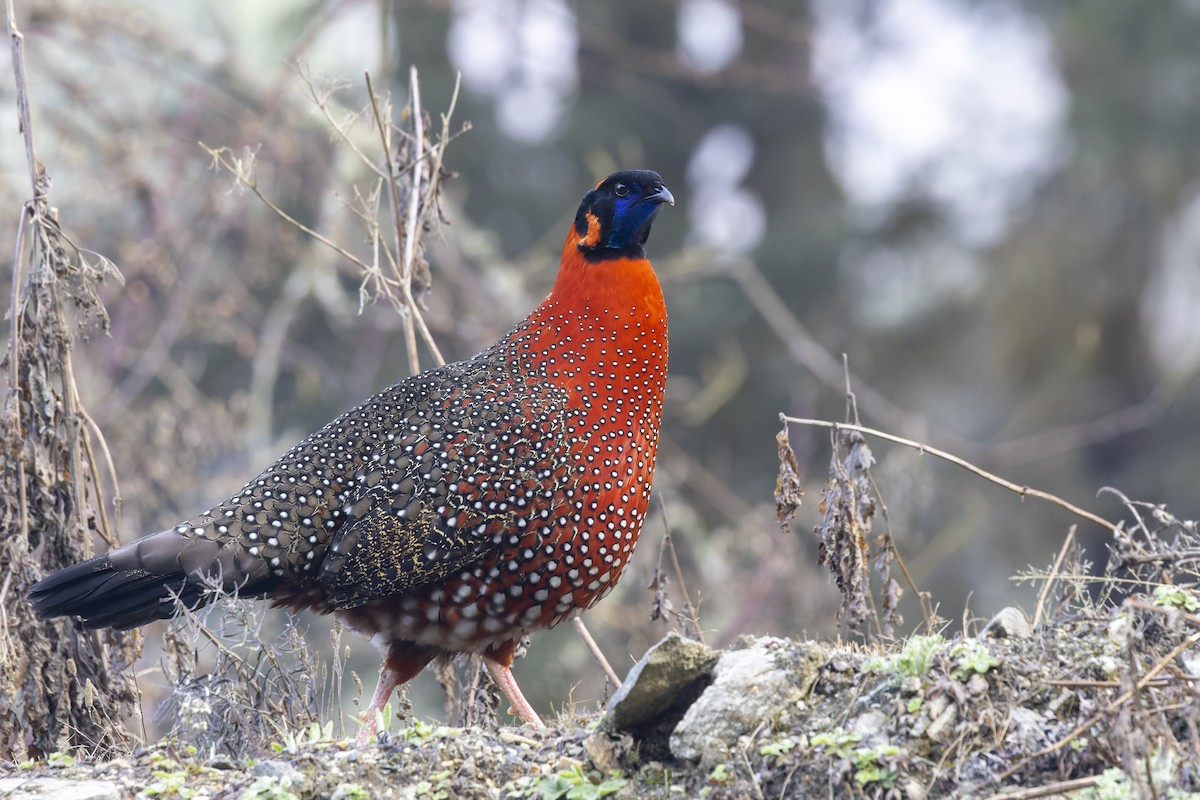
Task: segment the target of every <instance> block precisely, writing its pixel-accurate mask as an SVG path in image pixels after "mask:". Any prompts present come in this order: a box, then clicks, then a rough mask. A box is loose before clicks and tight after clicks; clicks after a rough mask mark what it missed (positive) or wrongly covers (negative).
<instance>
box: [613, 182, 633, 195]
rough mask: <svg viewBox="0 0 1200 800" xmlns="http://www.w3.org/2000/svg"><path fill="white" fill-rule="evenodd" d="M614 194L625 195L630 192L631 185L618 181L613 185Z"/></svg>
mask: <svg viewBox="0 0 1200 800" xmlns="http://www.w3.org/2000/svg"><path fill="white" fill-rule="evenodd" d="M613 194H615V195H616V196H617V197H625V196H627V195H628V194H629V187H628V186H626V185H625V184H623V183H618V184H617V185H616V186H614V187H613Z"/></svg>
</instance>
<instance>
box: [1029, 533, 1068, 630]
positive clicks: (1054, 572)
mask: <svg viewBox="0 0 1200 800" xmlns="http://www.w3.org/2000/svg"><path fill="white" fill-rule="evenodd" d="M1077 527H1078V526H1076V525H1072V526H1071V527H1070V529H1069V530H1068V531H1067V538H1066V539H1063V543H1062V547H1060V548H1059V549H1058V558H1056V559H1054V566H1053V567H1051V568H1050V577H1048V578H1046V582H1045V583H1044V584H1042V590H1041V591H1040V592H1038V599H1037V608H1036V610H1035V611H1034V612H1033V627H1035V628H1036V627H1037V626H1038V624H1040V623H1041V621H1042V609H1043V608H1045V605H1046V597H1047V596H1048V595H1049V594H1050V587H1051V586H1053V585H1054V583H1055V581H1057V580H1058V573H1059V570H1060V569H1062V563H1063V559H1065V558H1066V557H1067V551H1068V550H1070V549H1071V543H1072V542H1074V541H1075V530H1076V528H1077Z"/></svg>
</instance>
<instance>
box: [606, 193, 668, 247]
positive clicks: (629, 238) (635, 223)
mask: <svg viewBox="0 0 1200 800" xmlns="http://www.w3.org/2000/svg"><path fill="white" fill-rule="evenodd" d="M629 188H630V192H629V196H628V197H619V198H617V208H616V213H615V214H613V223H612V230H611V231H609V233H608V241H607V242H605V246H606V247H624V246H625V245H628V244H634V243H639V244H640V243H641V242H643V241H645V240H644V239H639V238H638V230H639V229H640V228H641V227H642V226H643V225H645V224H646V223H647V222H649V221H650V220H652V219H654V215H655V214H657V213H658V207H659V206H660V205H661V204H660V203H656V202H653V201H649V202H647V201H646V199H645V198H644V197H642V190H641V187H633V186H631V187H629Z"/></svg>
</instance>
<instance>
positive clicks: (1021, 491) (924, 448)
mask: <svg viewBox="0 0 1200 800" xmlns="http://www.w3.org/2000/svg"><path fill="white" fill-rule="evenodd" d="M785 419H786V420H787V421H788V422H793V423H795V424H797V425H812V426H815V427H818V428H833V429H834V430H852V431H858V432H859V433H865V434H869V435H871V436H878V437H879V438H881V439H887V440H888V441H890V442H895V443H897V444H902V445H905V446H906V447H911V448H913V449H914V450H917V451H918V452H920V453H929V454H930V455H933V456H937V457H938V458H940V459H942V460H944V461H949V462H950V463H951V464H956V465H958V466H960V467H962V468H963V469H965V470H967V471H968V472H971V473H974V474H975V475H978V476H979V477H981V478H983V479H984V480H988V481H991V482H992V483H994V484H996V485H997V486H1003V487H1004V488H1005V489H1008V490H1009V491H1012V492H1015V493H1016V494H1018V495H1020V496H1021V497H1036V498H1038V499H1039V500H1045V501H1046V502H1048V503H1053V504H1054V505H1056V506H1058V507H1059V508H1064V509H1066V510H1067V511H1070V512H1071V513H1072V514H1075V515H1077V516H1079V517H1082V518H1083V519H1086V520H1088V521H1089V522H1094V523H1096V524H1097V525H1100V526H1103V527H1105V528H1108V529H1109V530H1110V531H1113V532H1116V531H1117V530H1119V529H1120V528H1119V526H1118V525H1116V524H1114V523H1112V522H1109V521H1108V520H1106V519H1104V518H1103V517H1100V516H1097V515H1095V514H1093V513H1092V512H1090V511H1085V510H1084V509H1082V508H1079V507H1078V506H1076V505H1072V504H1071V503H1068V502H1067V501H1066V500H1063V499H1062V498H1061V497H1057V496H1055V495H1052V494H1050V493H1049V492H1043V491H1041V490H1040V489H1033V488H1031V487H1029V486H1021V485H1019V484H1016V483H1013V482H1012V481H1007V480H1005V479H1004V478H1001V477H1000V476H998V475H993V474H992V473H990V472H988V471H987V470H983V469H980V468H979V467H977V466H975V465H974V464H972V463H970V462H969V461H966V460H964V459H961V458H959V457H958V456H956V455H952V454H950V453H947V452H946V451H945V450H939V449H937V448H936V447H930V446H929V445H927V444H922V443H921V442H916V441H913V440H912V439H905V438H904V437H902V436H895V435H893V434H890V433H885V432H884V431H880V430H876V429H874V428H868V427H866V426H863V425H847V424H846V423H844V422H830V421H828V420H822V419H801V418H798V417H785Z"/></svg>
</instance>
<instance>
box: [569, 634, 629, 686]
mask: <svg viewBox="0 0 1200 800" xmlns="http://www.w3.org/2000/svg"><path fill="white" fill-rule="evenodd" d="M571 625H573V626H574V628H575V632H576V633H578V634H579V638H580V639H583V643H584V644H585V645H587V649H588V651H589V652H591V654H592V658H594V659H596V663H598V664H599V665H600V668H601V669H603V670H604V674H605V675H607V676H608V679H609V680H610V681H612V684H613V686H615V687H616V688H618V689H620V688H621V679H620V678H618V677H617V671H616V670H615V669H613V668H612V664H610V663H608V659H607V658H605V657H604V651H603V650H601V649H600V645H598V644H596V640H595V639H593V638H592V634H591V633H590V632H589V631H588V629H587V626H586V625H584V624H583V620H581V619H580V618H579V617H575V618H574V619H572V620H571Z"/></svg>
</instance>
